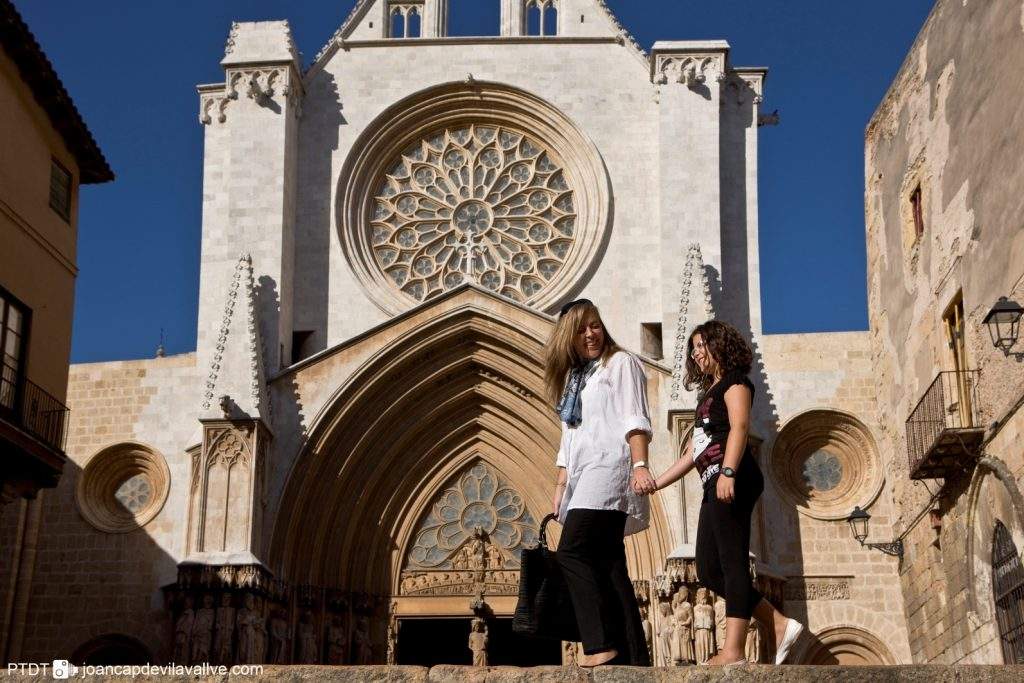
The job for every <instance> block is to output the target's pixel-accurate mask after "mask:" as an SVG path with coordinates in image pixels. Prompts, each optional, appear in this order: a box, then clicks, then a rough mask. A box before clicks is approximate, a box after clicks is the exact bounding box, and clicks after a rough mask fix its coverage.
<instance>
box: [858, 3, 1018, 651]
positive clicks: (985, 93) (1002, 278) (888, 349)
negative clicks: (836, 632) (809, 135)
mask: <svg viewBox="0 0 1024 683" xmlns="http://www.w3.org/2000/svg"><path fill="white" fill-rule="evenodd" d="M1021 16H1022V6H1021V3H1019V2H988V3H977V2H974V3H967V2H956V1H954V0H940V1H939V2H937V3H936V5H935V7H934V9H933V11H932V13H931V15H930V16H929V18H928V21H927V22H926V24H925V26H924V28H923V29H922V30H921V33H920V34H919V36H918V38H917V40H916V42H915V43H914V46H913V47H912V49H911V51H910V53H909V55H908V56H907V58H906V61H905V62H904V64H903V66H902V68H901V69H900V72H899V73H898V75H897V76H896V79H895V80H894V82H893V85H892V86H891V87H890V89H889V91H888V93H887V94H886V96H885V98H884V99H883V101H882V103H881V105H880V106H879V108H878V110H877V111H876V113H875V115H874V116H873V118H872V119H871V122H870V123H869V125H868V127H867V133H866V143H865V157H866V159H865V181H866V195H865V214H866V225H867V244H868V285H869V292H868V300H869V320H870V326H871V356H872V360H873V363H874V368H875V372H874V374H875V379H876V388H877V393H878V399H879V411H880V416H881V421H880V445H881V452H882V454H883V456H884V457H885V458H886V467H887V470H888V471H889V472H890V484H891V492H892V497H893V500H894V503H895V505H896V514H895V519H894V527H895V530H896V531H899V532H903V533H906V534H907V537H906V539H905V543H906V546H907V554H906V557H905V558H904V563H903V566H902V567H901V570H900V576H901V584H902V588H903V593H904V600H905V602H904V606H905V612H906V618H907V621H908V625H909V629H910V634H911V636H910V637H911V649H912V652H913V657H914V661H918V662H943V663H954V662H984V663H993V662H1001V661H1002V654H1001V653H1000V652H999V648H998V647H997V646H994V639H995V637H996V636H995V633H994V627H993V624H992V615H993V605H992V599H993V598H992V594H991V561H992V560H991V543H992V541H991V539H992V534H993V528H994V524H995V521H996V520H999V521H1001V522H1002V523H1003V524H1004V525H1005V526H1006V527H1007V528H1008V529H1009V530H1010V532H1011V535H1012V537H1013V540H1014V542H1015V544H1016V546H1017V549H1018V552H1019V551H1020V549H1021V548H1024V525H1022V523H1021V514H1022V512H1024V510H1022V508H1021V507H1020V505H1019V502H1020V501H1019V494H1017V491H1018V489H1019V482H1020V475H1021V471H1022V466H1024V460H1022V457H1024V454H1022V452H1021V450H1020V446H1019V441H1017V442H1014V441H1013V440H1012V439H1013V437H1012V436H1010V435H1011V434H1014V433H1015V432H1017V433H1019V429H1020V427H1019V426H1017V425H1019V423H1020V419H1021V418H1020V417H1019V416H1018V410H1019V406H1020V403H1019V402H1020V399H1021V397H1022V395H1024V364H1022V363H1020V362H1017V361H1016V360H1015V359H1014V357H1013V356H1012V355H1011V356H1009V357H1006V356H1004V355H1003V353H1002V352H1000V351H998V350H996V349H994V348H993V346H992V343H991V342H990V340H989V336H988V331H987V330H986V328H985V325H984V324H983V323H982V319H983V318H984V316H985V314H986V313H987V312H988V311H989V309H990V308H991V307H992V306H993V304H995V302H996V300H997V298H998V297H1000V296H1009V297H1010V298H1011V299H1015V300H1017V301H1020V300H1021V299H1022V297H1024V232H1022V231H1021V229H1020V216H1021V215H1022V212H1024V200H1022V198H1021V196H1020V193H1019V192H1018V191H1017V189H1016V188H1018V187H1020V185H1021V183H1022V182H1024V169H1022V167H1021V165H1020V163H1019V159H1020V155H1021V152H1022V143H1021V140H1020V139H1019V136H1012V135H1007V132H1008V131H1011V130H1020V128H1021V125H1022V118H1021V116H1022V115H1021V112H1020V110H1019V108H1017V107H1013V106H1006V103H1008V102H1016V101H1019V100H1020V98H1021V96H1022V95H1024V85H1022V82H1021V80H1020V77H1019V75H1020V72H1021V68H1022V67H1024V40H1022V31H1024V24H1022V21H1021ZM918 189H919V192H920V194H919V196H920V206H921V217H922V219H923V220H922V223H923V234H922V235H920V236H918V234H917V232H918V231H917V228H916V226H915V221H914V215H913V214H914V210H913V206H914V203H915V201H916V197H915V196H914V193H915V191H917V190H918ZM959 296H962V301H963V312H964V317H963V319H964V321H965V324H964V332H965V335H964V336H965V339H964V347H965V349H966V361H967V368H968V369H971V370H975V369H976V370H979V371H980V375H979V377H980V380H979V384H978V396H977V400H976V405H977V406H978V407H979V408H980V411H979V412H980V415H979V416H978V419H977V420H976V422H975V424H977V425H979V426H985V425H990V424H991V423H993V422H997V423H998V425H997V426H996V427H995V428H994V429H989V431H988V432H987V433H986V435H985V440H984V441H983V442H982V444H981V451H980V455H982V456H983V458H987V459H990V460H992V461H993V462H991V463H990V464H991V467H989V466H979V467H977V468H973V466H972V465H971V460H972V458H965V461H966V462H965V464H966V469H967V471H966V472H964V473H959V474H951V475H950V476H949V477H947V478H946V479H945V480H938V481H927V482H922V481H913V480H910V479H909V477H908V451H907V443H906V439H905V436H904V435H905V426H904V423H905V421H906V420H907V418H908V416H909V415H910V413H911V411H912V410H913V408H914V407H915V405H916V404H917V403H918V401H919V400H920V399H921V397H922V395H924V393H925V391H926V390H927V388H928V387H929V385H930V384H931V383H932V381H933V380H934V379H935V378H936V376H937V374H938V372H939V371H944V370H951V369H953V357H952V354H951V351H950V347H949V346H948V345H947V339H946V334H945V331H944V328H943V321H942V318H943V315H944V314H945V313H946V312H947V310H948V309H947V307H949V306H951V305H952V304H954V303H955V301H956V300H957V298H958V297H959ZM1022 350H1024V348H1022V347H1021V346H1020V345H1018V346H1017V348H1015V349H1014V351H1022ZM996 461H998V462H996ZM981 492H985V493H983V494H982V493H981ZM936 494H940V495H936ZM930 509H934V510H936V515H937V516H938V517H941V532H938V533H937V531H936V530H934V529H933V528H932V525H931V524H929V521H930V520H931V517H930V516H929V515H928V514H927V513H928V511H929V510H930ZM935 523H936V524H939V523H940V520H939V519H938V518H936V519H935ZM904 530H905V531H904ZM986 550H988V552H989V554H988V556H987V557H986V556H985V551H986Z"/></svg>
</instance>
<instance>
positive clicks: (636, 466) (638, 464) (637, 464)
mask: <svg viewBox="0 0 1024 683" xmlns="http://www.w3.org/2000/svg"><path fill="white" fill-rule="evenodd" d="M638 467H647V463H646V462H644V461H643V460H637V461H636V462H635V463H633V469H634V470H635V469H637V468H638Z"/></svg>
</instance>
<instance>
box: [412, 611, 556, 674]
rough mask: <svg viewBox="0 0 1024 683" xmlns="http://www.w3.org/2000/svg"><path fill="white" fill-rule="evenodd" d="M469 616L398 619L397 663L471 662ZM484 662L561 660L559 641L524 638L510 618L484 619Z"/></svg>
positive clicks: (553, 662)
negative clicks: (513, 628) (514, 630)
mask: <svg viewBox="0 0 1024 683" xmlns="http://www.w3.org/2000/svg"><path fill="white" fill-rule="evenodd" d="M470 623H471V620H470V619H458V618H457V619H401V620H400V624H399V630H398V651H397V652H396V653H395V656H396V661H397V663H398V664H409V665H414V666H427V667H429V666H436V665H438V664H463V665H469V664H472V663H473V654H472V653H471V652H470V650H469V627H470ZM487 631H488V644H487V663H488V664H489V665H490V666H542V665H556V666H557V665H559V664H561V663H562V644H561V643H559V642H557V641H552V640H536V639H533V638H524V637H523V636H520V635H518V634H516V633H513V632H512V620H511V619H488V620H487Z"/></svg>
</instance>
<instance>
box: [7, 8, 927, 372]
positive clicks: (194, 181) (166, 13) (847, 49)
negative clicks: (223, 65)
mask: <svg viewBox="0 0 1024 683" xmlns="http://www.w3.org/2000/svg"><path fill="white" fill-rule="evenodd" d="M15 4H16V6H17V7H18V10H19V11H20V12H21V14H22V16H23V17H24V19H25V21H26V22H27V23H28V25H29V27H30V28H31V29H32V31H33V32H34V33H35V35H36V38H37V39H38V40H39V42H40V44H41V45H42V46H43V50H44V51H45V52H46V54H47V55H48V56H49V58H50V60H51V61H52V62H53V64H54V66H55V67H56V69H57V72H58V73H59V74H60V77H61V79H62V80H63V81H64V84H65V86H66V87H67V89H68V91H69V92H70V93H71V96H72V97H73V98H74V100H75V103H76V104H77V106H78V108H79V110H80V111H81V112H82V114H83V116H84V117H85V120H86V121H87V123H88V125H89V127H90V129H91V130H92V132H93V134H94V135H95V137H96V139H97V141H98V142H99V144H100V147H101V148H102V149H103V151H104V153H105V154H106V156H107V158H108V160H109V161H110V163H111V166H112V167H113V168H114V171H115V173H116V174H117V180H116V181H115V182H113V183H109V184H106V185H100V186H87V187H85V188H84V189H83V192H82V194H81V212H80V223H79V253H78V263H79V267H80V273H79V276H78V284H77V293H76V311H75V323H74V338H73V342H72V361H74V362H87V361H99V360H114V359H127V358H145V357H150V356H152V355H153V351H154V349H155V348H156V345H157V343H158V341H159V336H160V329H161V328H164V329H165V331H166V346H167V351H168V353H181V352H185V351H190V350H193V349H194V348H195V339H196V330H195V325H196V322H195V321H196V310H197V296H198V287H199V235H200V228H201V225H200V220H201V215H200V209H201V202H202V183H201V173H202V136H203V129H202V126H201V125H200V124H199V123H198V120H197V111H198V97H197V96H196V92H195V85H196V84H199V83H210V82H217V81H219V80H222V78H223V73H222V71H221V69H220V66H219V64H218V62H219V61H220V58H221V56H222V54H223V49H224V40H225V38H226V37H227V33H228V30H229V28H230V24H231V21H232V20H242V21H253V20H261V19H288V20H289V21H290V22H291V24H292V28H293V34H294V36H295V38H296V41H297V42H298V44H299V48H300V49H301V50H302V52H303V53H304V59H305V60H306V62H307V63H308V61H309V60H310V59H311V58H312V56H313V55H315V54H316V52H317V51H318V50H319V49H320V47H321V46H322V45H323V44H324V43H325V42H326V41H327V40H328V39H329V38H330V36H331V34H333V33H334V31H335V30H336V28H337V27H338V26H339V25H340V24H341V22H342V21H343V19H344V18H345V16H346V15H347V14H348V12H349V10H350V8H351V7H352V5H353V4H354V0H336V1H334V2H327V1H326V0H302V1H298V0H292V1H291V2H285V1H284V0H222V1H220V2H211V1H209V0H206V1H204V2H199V1H197V0H179V1H178V2H173V3H170V2H156V1H155V0H106V1H100V2H88V3H85V2H80V1H78V0H15ZM608 4H609V5H610V6H611V7H612V8H613V9H614V10H615V12H616V13H617V14H618V16H619V18H620V19H621V20H622V22H623V24H625V25H626V27H627V28H629V30H630V31H631V32H632V33H633V34H634V35H635V36H636V38H637V39H638V40H639V42H640V44H641V45H642V46H643V47H644V48H645V49H647V48H650V46H651V45H652V44H653V43H654V41H656V40H700V39H711V38H724V39H726V40H728V41H729V43H730V44H731V46H732V54H731V58H732V62H733V64H736V65H743V66H752V65H758V66H767V67H769V69H770V72H769V75H768V82H767V88H766V98H765V103H764V105H763V106H764V108H765V110H766V111H768V112H770V111H772V110H774V109H778V110H779V113H780V116H781V121H782V122H781V125H780V126H778V127H774V128H762V129H761V136H760V137H761V150H760V152H761V156H760V190H759V191H760V224H761V235H760V237H761V283H762V301H763V305H764V328H765V331H766V332H803V331H827V330H857V329H866V328H867V303H866V291H865V280H866V274H865V250H864V211H863V173H864V171H863V168H864V162H863V154H864V150H863V147H864V146H863V138H864V127H865V125H866V124H867V121H868V119H869V118H870V116H871V114H872V112H873V111H874V109H875V107H876V106H877V104H878V102H879V100H880V99H881V97H882V95H883V94H884V93H885V90H886V88H887V87H888V85H889V83H890V82H891V81H892V78H893V76H894V75H895V73H896V71H897V69H899V66H900V64H901V63H902V61H903V57H904V55H905V54H906V52H907V50H908V49H909V47H910V45H911V43H912V42H913V40H914V37H915V36H916V34H917V32H918V30H919V29H920V27H921V25H922V24H923V23H924V20H925V17H926V16H927V14H928V11H929V9H930V8H931V6H932V0H857V2H822V1H821V0H775V1H774V2H772V1H771V0H715V2H690V1H689V0H609V3H608ZM498 5H499V1H498V0H452V16H453V21H456V22H457V23H458V25H457V26H455V27H454V30H453V32H457V33H459V34H463V35H467V34H473V33H477V34H480V33H487V34H494V33H497V24H496V19H495V17H496V8H497V7H498ZM492 6H493V7H492Z"/></svg>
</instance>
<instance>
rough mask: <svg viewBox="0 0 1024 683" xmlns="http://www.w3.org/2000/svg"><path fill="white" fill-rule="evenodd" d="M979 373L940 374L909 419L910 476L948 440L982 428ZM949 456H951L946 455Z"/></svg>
mask: <svg viewBox="0 0 1024 683" xmlns="http://www.w3.org/2000/svg"><path fill="white" fill-rule="evenodd" d="M978 374H979V373H978V371H977V370H948V371H945V372H940V373H939V375H938V377H936V378H935V380H934V381H933V382H932V383H931V386H929V387H928V390H927V391H925V392H924V396H922V397H921V400H920V401H918V403H917V407H915V408H914V410H913V412H911V413H910V417H909V418H908V419H907V451H908V455H909V457H910V472H911V476H913V474H914V473H915V472H918V471H919V470H920V469H921V468H922V465H925V466H927V465H928V464H929V463H926V462H925V460H926V459H927V458H929V456H931V455H933V451H935V450H936V448H937V445H939V444H941V443H943V442H944V440H945V437H947V436H950V437H954V438H953V441H956V439H955V436H956V434H957V433H958V432H963V431H968V430H976V429H978V428H980V425H981V416H980V413H979V411H978ZM946 455H948V454H946Z"/></svg>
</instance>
